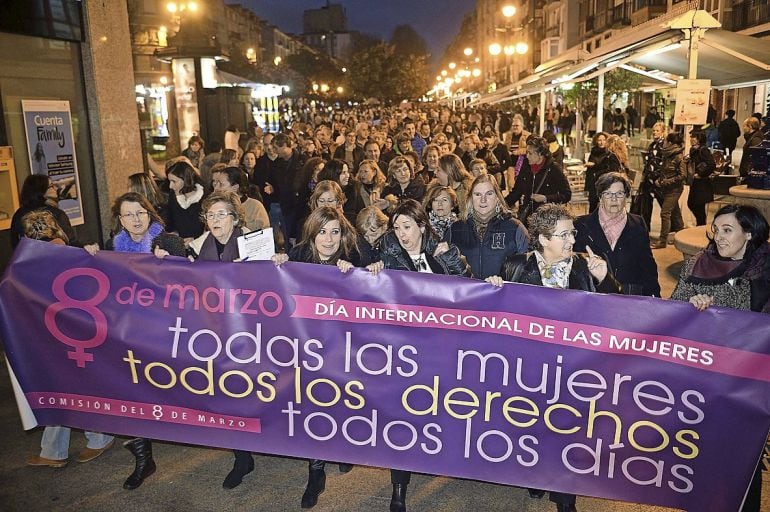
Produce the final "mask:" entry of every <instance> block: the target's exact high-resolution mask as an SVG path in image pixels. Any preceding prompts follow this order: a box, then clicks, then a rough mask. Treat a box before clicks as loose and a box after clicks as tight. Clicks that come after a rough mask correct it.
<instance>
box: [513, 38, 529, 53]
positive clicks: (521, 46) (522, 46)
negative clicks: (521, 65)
mask: <svg viewBox="0 0 770 512" xmlns="http://www.w3.org/2000/svg"><path fill="white" fill-rule="evenodd" d="M528 51H529V45H528V44H527V43H525V42H524V41H520V42H518V43H516V53H518V54H519V55H524V54H525V53H527V52H528Z"/></svg>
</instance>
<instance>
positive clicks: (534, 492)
mask: <svg viewBox="0 0 770 512" xmlns="http://www.w3.org/2000/svg"><path fill="white" fill-rule="evenodd" d="M527 491H529V497H530V498H534V499H536V500H539V499H540V498H542V497H543V496H545V491H544V490H542V489H527Z"/></svg>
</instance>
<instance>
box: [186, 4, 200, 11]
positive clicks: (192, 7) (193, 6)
mask: <svg viewBox="0 0 770 512" xmlns="http://www.w3.org/2000/svg"><path fill="white" fill-rule="evenodd" d="M187 9H188V10H189V11H192V12H197V10H198V3H197V2H187Z"/></svg>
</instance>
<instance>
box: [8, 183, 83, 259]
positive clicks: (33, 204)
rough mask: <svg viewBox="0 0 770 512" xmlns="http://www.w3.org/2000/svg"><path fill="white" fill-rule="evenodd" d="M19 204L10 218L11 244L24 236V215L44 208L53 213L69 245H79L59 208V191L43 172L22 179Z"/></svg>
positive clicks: (65, 215) (15, 243) (68, 221)
mask: <svg viewBox="0 0 770 512" xmlns="http://www.w3.org/2000/svg"><path fill="white" fill-rule="evenodd" d="M19 202H20V203H21V206H20V207H19V209H18V210H16V212H14V214H13V218H12V219H11V244H12V245H13V247H16V246H17V245H18V244H19V240H21V239H22V238H23V237H24V226H23V225H22V223H21V221H22V219H23V218H24V216H25V215H27V214H28V213H30V212H32V211H35V210H46V211H48V212H50V213H51V215H53V217H54V219H56V223H57V224H59V227H61V228H62V230H64V233H65V234H66V235H67V239H68V240H69V245H73V246H76V247H81V246H82V244H81V243H80V242H78V239H77V235H75V230H74V229H72V225H71V224H70V220H69V218H68V217H67V214H66V213H64V210H61V209H60V208H59V192H58V190H57V188H56V185H55V184H54V182H53V181H52V180H51V178H49V177H48V175H44V174H31V175H29V176H27V179H25V180H24V184H23V185H22V186H21V194H20V196H19Z"/></svg>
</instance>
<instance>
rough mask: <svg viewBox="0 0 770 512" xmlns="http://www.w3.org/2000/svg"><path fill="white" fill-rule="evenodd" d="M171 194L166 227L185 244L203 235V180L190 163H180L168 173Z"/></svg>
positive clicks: (183, 161) (173, 166)
mask: <svg viewBox="0 0 770 512" xmlns="http://www.w3.org/2000/svg"><path fill="white" fill-rule="evenodd" d="M166 176H167V177H168V182H169V187H170V188H171V193H170V194H169V197H168V207H167V208H166V218H165V221H166V227H167V228H168V230H169V231H170V232H173V233H177V234H178V235H179V236H180V237H182V238H183V239H184V240H185V242H187V243H189V242H191V241H192V240H193V239H194V238H197V237H199V236H201V234H203V223H202V222H201V219H200V216H201V201H202V200H203V197H204V195H205V194H204V190H203V180H201V177H200V176H199V175H198V172H197V171H196V170H195V168H194V167H193V166H192V165H190V162H189V161H185V160H182V161H179V162H176V163H175V164H173V165H172V166H171V167H169V168H168V170H167V171H166Z"/></svg>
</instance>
